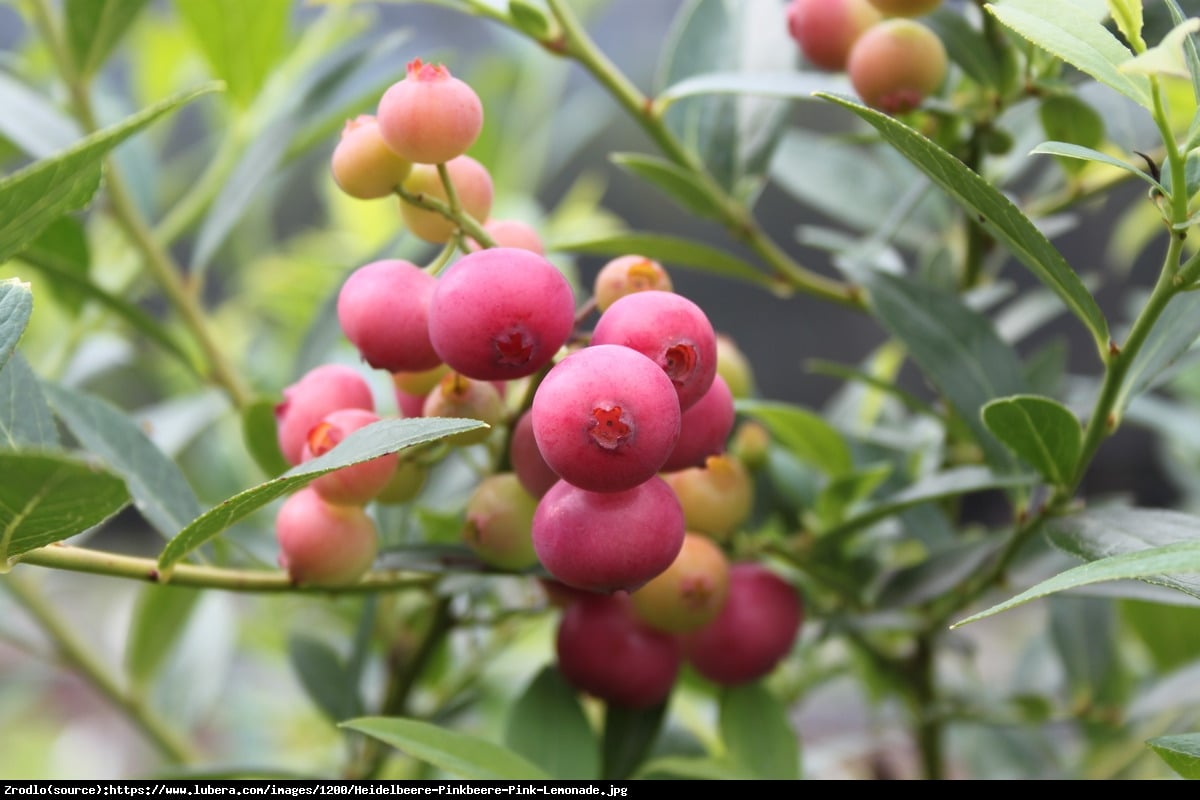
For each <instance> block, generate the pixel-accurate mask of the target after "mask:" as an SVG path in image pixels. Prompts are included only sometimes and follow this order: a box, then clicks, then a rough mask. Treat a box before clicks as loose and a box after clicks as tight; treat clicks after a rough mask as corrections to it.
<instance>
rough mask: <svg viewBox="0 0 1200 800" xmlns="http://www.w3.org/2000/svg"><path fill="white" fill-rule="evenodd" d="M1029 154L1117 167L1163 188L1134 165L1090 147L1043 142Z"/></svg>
mask: <svg viewBox="0 0 1200 800" xmlns="http://www.w3.org/2000/svg"><path fill="white" fill-rule="evenodd" d="M1029 153H1030V155H1038V154H1044V155H1051V156H1059V157H1061V158H1073V159H1077V160H1082V161H1095V162H1098V163H1100V164H1107V165H1108V166H1110V167H1116V168H1117V169H1122V170H1125V171H1126V172H1128V173H1129V174H1131V175H1134V176H1136V177H1138V178H1141V179H1142V180H1144V181H1145V182H1146V183H1148V184H1150V185H1151V186H1153V187H1156V188H1158V189H1160V190H1161V189H1162V188H1163V187H1162V184H1161V183H1159V182H1158V181H1156V180H1155V179H1154V176H1153V175H1150V174H1149V173H1147V172H1143V171H1142V170H1140V169H1138V168H1137V167H1135V166H1133V165H1132V164H1129V163H1127V162H1125V161H1122V160H1121V159H1119V158H1113V157H1112V156H1110V155H1109V154H1108V153H1102V152H1100V151H1099V150H1093V149H1091V148H1090V147H1081V146H1079V145H1077V144H1070V143H1069V142H1042V143H1041V144H1039V145H1038V146H1037V147H1035V148H1033V149H1032V150H1030V151H1029Z"/></svg>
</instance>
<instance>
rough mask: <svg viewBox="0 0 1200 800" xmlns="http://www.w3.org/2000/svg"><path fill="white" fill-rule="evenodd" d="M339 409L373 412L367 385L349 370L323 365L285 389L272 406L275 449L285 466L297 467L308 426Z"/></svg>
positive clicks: (337, 366)
mask: <svg viewBox="0 0 1200 800" xmlns="http://www.w3.org/2000/svg"><path fill="white" fill-rule="evenodd" d="M343 408H365V409H367V410H368V411H373V410H374V409H375V398H374V396H373V395H372V394H371V387H370V385H368V384H367V381H366V379H365V378H363V377H362V376H361V375H359V374H358V372H357V371H356V370H355V369H354V368H353V367H348V366H345V365H343V364H323V365H322V366H319V367H314V368H313V369H311V370H309V371H308V372H307V373H305V374H304V375H303V376H302V377H301V378H300V380H298V381H296V382H295V383H293V384H292V385H290V386H288V387H286V388H285V389H284V390H283V400H282V401H280V402H279V403H278V404H277V405H276V406H275V423H276V429H277V432H278V435H279V449H280V450H281V451H282V452H283V457H284V458H285V459H287V462H288V463H289V464H292V465H295V464H299V463H300V458H301V451H303V449H304V442H305V440H306V439H307V438H308V432H309V430H310V429H311V428H312V426H313V425H316V424H317V423H318V422H320V421H321V420H322V419H323V418H324V417H325V415H326V414H329V413H331V412H333V411H339V410H341V409H343Z"/></svg>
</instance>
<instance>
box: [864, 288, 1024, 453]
mask: <svg viewBox="0 0 1200 800" xmlns="http://www.w3.org/2000/svg"><path fill="white" fill-rule="evenodd" d="M868 277H869V282H868V283H867V288H868V291H869V294H870V301H871V306H872V308H874V309H875V312H876V314H877V316H878V318H879V321H880V322H881V323H883V326H884V327H885V328H887V330H888V332H889V333H891V334H892V335H893V336H895V337H896V338H897V339H898V340H900V342H901V343H902V344H903V345H904V346H905V347H906V348H907V349H908V352H909V354H910V355H911V356H912V359H913V361H915V362H916V363H917V365H918V366H919V367H920V368H921V370H922V371H923V372H924V373H925V374H926V375H927V376H928V377H929V379H930V380H931V381H932V382H933V384H934V385H935V386H936V387H937V388H938V389H939V390H940V391H941V393H942V394H943V395H944V396H945V398H946V399H947V400H948V401H949V402H950V405H951V406H952V407H953V408H954V411H955V412H956V413H957V414H958V416H959V417H960V418H961V419H962V421H963V423H964V424H965V425H966V426H967V428H968V429H969V430H970V431H971V433H972V435H973V436H974V437H975V440H976V441H977V442H978V443H979V446H980V447H981V448H982V449H983V452H984V456H985V457H986V459H987V461H988V463H989V464H991V465H992V466H993V467H994V468H996V469H997V470H1000V471H1002V472H1004V471H1010V470H1011V469H1012V467H1013V459H1012V456H1011V455H1010V454H1009V452H1008V450H1007V449H1005V448H1004V447H1003V446H1002V445H1001V444H1000V443H999V442H997V441H996V440H995V439H994V438H993V437H992V435H991V433H989V432H988V430H987V427H986V426H985V425H984V424H983V420H982V419H981V418H980V416H979V412H980V409H982V408H983V406H984V404H985V403H987V402H988V401H990V400H994V399H995V398H997V397H1005V396H1008V395H1014V394H1025V393H1026V388H1025V380H1024V377H1023V375H1022V373H1021V363H1020V361H1019V359H1018V358H1017V355H1016V353H1015V352H1014V351H1013V349H1012V347H1011V346H1009V345H1008V344H1006V343H1005V342H1004V341H1003V340H1001V339H1000V337H999V335H998V334H997V333H996V329H995V328H994V327H993V325H992V323H991V322H990V321H989V320H988V318H987V317H985V316H983V315H982V314H980V313H978V312H976V311H973V310H972V309H970V308H968V307H967V306H966V305H965V304H964V303H963V301H962V299H961V298H960V297H959V296H958V295H956V294H955V293H954V292H951V291H948V290H945V289H941V288H938V287H935V286H932V285H929V284H925V283H921V282H919V281H917V280H914V279H910V278H905V277H901V276H896V275H887V274H884V273H878V272H877V273H872V274H871V275H869V276H868Z"/></svg>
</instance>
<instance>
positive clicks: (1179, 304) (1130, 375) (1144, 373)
mask: <svg viewBox="0 0 1200 800" xmlns="http://www.w3.org/2000/svg"><path fill="white" fill-rule="evenodd" d="M1197 338H1200V292H1181V293H1179V294H1177V295H1175V296H1174V297H1172V298H1171V300H1170V301H1169V302H1168V303H1167V307H1166V308H1165V309H1163V312H1162V314H1161V315H1160V316H1159V318H1158V321H1157V322H1156V323H1155V325H1154V327H1153V328H1151V329H1150V335H1149V336H1147V337H1146V341H1145V343H1143V344H1142V347H1141V349H1140V350H1138V353H1137V355H1136V356H1135V357H1134V359H1133V363H1132V364H1130V365H1129V371H1128V372H1127V373H1126V374H1125V380H1124V382H1123V383H1122V384H1121V392H1120V395H1119V396H1118V398H1117V402H1116V406H1115V410H1116V411H1117V412H1118V413H1120V412H1121V411H1123V410H1124V409H1125V408H1126V407H1128V405H1129V401H1130V400H1132V399H1133V398H1135V397H1137V396H1138V395H1139V394H1141V393H1142V392H1145V391H1147V390H1148V389H1152V388H1154V386H1155V385H1157V381H1158V379H1159V378H1160V376H1162V375H1163V374H1164V373H1165V372H1166V371H1167V369H1168V368H1169V367H1170V366H1171V365H1172V364H1174V363H1175V362H1176V360H1177V359H1179V358H1180V357H1181V356H1182V355H1183V354H1184V353H1186V352H1187V351H1188V350H1189V349H1190V348H1191V346H1192V345H1193V344H1194V343H1195V341H1196V339H1197Z"/></svg>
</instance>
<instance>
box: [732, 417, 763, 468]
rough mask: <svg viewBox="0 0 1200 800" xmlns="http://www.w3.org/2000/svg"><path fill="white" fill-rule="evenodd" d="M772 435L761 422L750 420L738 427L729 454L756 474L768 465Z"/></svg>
mask: <svg viewBox="0 0 1200 800" xmlns="http://www.w3.org/2000/svg"><path fill="white" fill-rule="evenodd" d="M770 447H771V434H770V433H769V432H768V431H767V429H766V427H764V426H763V424H762V423H760V422H755V421H754V420H752V419H748V420H746V421H745V422H743V423H741V424H740V425H738V426H737V428H736V429H735V430H734V432H733V437H732V438H731V439H730V442H729V452H730V453H731V454H732V455H733V456H734V457H735V458H737V460H738V461H741V462H742V463H743V464H745V465H746V469H748V470H750V471H751V472H754V471H756V470H760V469H762V468H763V467H765V466H766V465H767V454H768V451H769V450H770Z"/></svg>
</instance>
